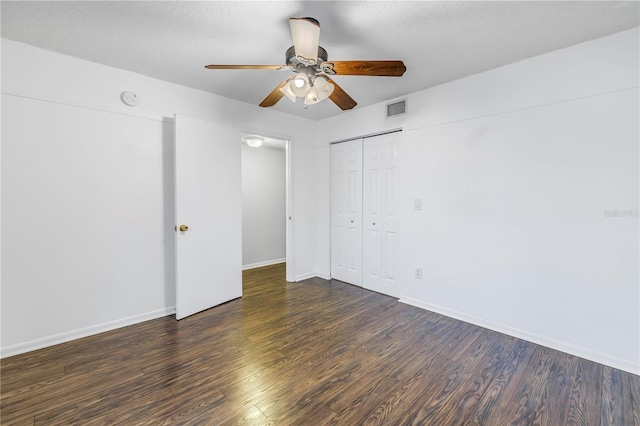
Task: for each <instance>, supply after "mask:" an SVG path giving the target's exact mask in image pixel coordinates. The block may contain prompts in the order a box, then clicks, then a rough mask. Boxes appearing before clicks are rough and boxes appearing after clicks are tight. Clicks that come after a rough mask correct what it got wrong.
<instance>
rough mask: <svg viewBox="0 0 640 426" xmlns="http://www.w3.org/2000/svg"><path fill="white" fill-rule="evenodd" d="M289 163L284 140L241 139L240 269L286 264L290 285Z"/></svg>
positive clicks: (254, 136)
mask: <svg viewBox="0 0 640 426" xmlns="http://www.w3.org/2000/svg"><path fill="white" fill-rule="evenodd" d="M289 159H290V146H289V142H288V141H286V140H283V139H276V138H270V137H265V136H258V135H255V134H245V135H243V137H242V269H243V270H247V269H254V268H260V267H264V266H269V265H279V264H285V265H282V266H285V268H286V278H287V280H288V281H293V280H292V279H290V277H292V276H293V271H292V259H291V253H292V251H291V243H290V242H291V240H292V238H291V229H290V228H291V212H290V205H291V203H290V188H291V182H290V173H289V170H290V161H289Z"/></svg>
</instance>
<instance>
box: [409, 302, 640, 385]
mask: <svg viewBox="0 0 640 426" xmlns="http://www.w3.org/2000/svg"><path fill="white" fill-rule="evenodd" d="M399 301H400V302H402V303H406V304H407V305H412V306H416V307H418V308H422V309H426V310H428V311H433V312H436V313H438V314H441V315H444V316H447V317H451V318H455V319H457V320H460V321H464V322H468V323H471V324H474V325H477V326H480V327H484V328H488V329H489V330H493V331H497V332H499V333H503V334H507V335H509V336H513V337H517V338H518V339H522V340H526V341H528V342H531V343H535V344H538V345H542V346H546V347H548V348H551V349H555V350H558V351H561V352H565V353H568V354H571V355H575V356H577V357H580V358H585V359H588V360H590V361H594V362H597V363H600V364H604V365H608V366H609V367H613V368H617V369H619V370H624V371H627V372H629V373H633V374H638V375H640V364H639V363H634V362H631V361H628V360H624V359H620V358H617V357H614V356H611V355H607V354H604V353H601V352H597V351H593V350H591V349H588V348H584V347H581V346H576V345H572V344H570V343H567V342H563V341H560V340H557V339H553V338H549V337H546V336H541V335H538V334H535V333H531V332H528V331H525V330H520V329H517V328H513V327H510V326H507V325H504V324H499V323H495V322H493V321H489V320H486V319H484V318H478V317H475V316H473V315H468V314H465V313H462V312H458V311H454V310H451V309H448V308H445V307H442V306H438V305H433V304H431V303H426V302H423V301H422V300H418V299H414V298H412V297H404V296H403V297H400V300H399Z"/></svg>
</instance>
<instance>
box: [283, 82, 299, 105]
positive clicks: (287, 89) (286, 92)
mask: <svg viewBox="0 0 640 426" xmlns="http://www.w3.org/2000/svg"><path fill="white" fill-rule="evenodd" d="M292 81H293V80H292ZM290 86H291V81H290V82H288V83H287V84H285V85H284V86H283V87H281V88H280V91H281V92H282V93H284V95H285V96H286V97H287V98H289V99H291V102H295V101H296V95H295V94H294V93H293V92H292V91H291V87H290Z"/></svg>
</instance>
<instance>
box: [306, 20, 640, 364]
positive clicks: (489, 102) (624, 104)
mask: <svg viewBox="0 0 640 426" xmlns="http://www.w3.org/2000/svg"><path fill="white" fill-rule="evenodd" d="M638 38H639V33H638V29H634V30H630V31H625V32H622V33H619V34H615V35H612V36H609V37H606V38H602V39H598V40H594V41H592V42H588V43H583V44H580V45H577V46H574V47H570V48H567V49H562V50H558V51H556V52H552V53H549V54H545V55H542V56H538V57H535V58H531V59H528V60H525V61H522V62H519V63H516V64H512V65H509V66H505V67H502V68H499V69H496V70H493V71H489V72H485V73H482V74H478V75H474V76H471V77H468V78H464V79H461V80H458V81H454V82H451V83H447V84H443V85H441V86H438V87H434V88H431V89H428V90H425V91H422V92H418V93H414V94H411V95H409V96H408V111H409V114H408V115H406V116H401V117H396V118H390V119H385V118H384V111H385V108H384V104H379V105H374V106H371V107H368V108H363V109H360V110H355V111H353V112H351V113H348V114H344V115H340V116H337V117H333V118H329V119H326V120H323V121H321V122H319V123H318V136H319V139H320V141H324V142H325V143H327V142H330V141H332V140H340V139H344V138H348V137H353V136H357V135H359V134H368V133H372V132H376V131H380V130H384V129H390V128H396V127H403V128H404V132H403V142H402V150H401V154H400V155H401V158H402V166H401V168H402V169H401V175H402V188H403V189H402V196H401V200H402V205H403V208H402V210H401V214H402V216H403V220H402V221H401V222H402V223H403V228H402V234H403V238H402V241H403V246H402V248H401V250H400V252H399V254H398V258H399V259H400V264H399V267H400V270H401V274H402V280H401V281H402V283H403V284H402V297H401V300H403V301H405V302H407V303H412V304H415V305H417V306H421V307H424V308H427V309H431V310H434V311H437V312H441V313H444V314H446V315H450V316H453V317H457V318H460V319H463V320H466V321H469V322H472V323H476V324H479V325H482V326H486V327H488V328H492V329H496V330H499V331H502V332H506V333H509V334H512V335H515V336H518V337H522V338H525V339H527V340H530V341H534V342H537V343H541V344H544V345H547V346H550V347H554V348H556V349H560V350H563V351H566V352H569V353H573V354H576V355H578V356H582V357H586V358H590V359H593V360H596V361H599V362H602V363H605V364H608V365H612V366H614V367H618V368H622V369H625V370H627V371H631V372H635V373H640V284H639V276H638V271H639V261H638V259H639V257H640V256H639V255H640V253H639V250H638V243H639V241H638V231H639V227H638V214H637V212H638V203H639V201H638V191H639V185H638V178H639V170H640V168H639V161H638V155H639V151H638V144H639V134H638V127H639V111H638V86H639V81H638V80H639V77H638V76H639V74H638V71H639V69H638V52H639V46H638ZM319 169H320V170H324V171H328V170H329V165H328V160H327V159H325V160H324V163H323V164H320V165H319ZM325 174H326V172H325ZM320 181H323V182H325V185H327V184H328V183H327V182H328V179H327V178H326V176H321V177H320ZM320 192H321V193H326V190H324V191H320ZM415 198H421V199H422V200H423V210H421V211H415V210H412V206H413V200H414V199H415ZM615 210H619V211H621V212H624V214H629V215H628V216H624V217H611V216H610V214H609V212H610V211H615ZM323 214H324V215H326V216H328V210H326V209H325V210H323ZM318 225H319V226H320V227H322V228H323V230H319V231H318V232H317V236H318V241H317V250H318V252H324V253H326V252H328V250H329V240H328V238H324V239H323V238H322V236H323V235H328V220H327V219H326V217H325V218H324V219H319V221H318ZM320 267H321V268H326V269H325V271H328V265H327V264H324V265H321V266H320ZM416 267H421V268H423V276H424V278H423V280H415V279H414V278H413V270H414V268H416Z"/></svg>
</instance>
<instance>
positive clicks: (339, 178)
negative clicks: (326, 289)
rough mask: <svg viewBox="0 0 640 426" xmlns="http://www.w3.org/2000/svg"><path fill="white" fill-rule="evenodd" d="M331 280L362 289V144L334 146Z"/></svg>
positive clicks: (351, 143) (356, 141)
mask: <svg viewBox="0 0 640 426" xmlns="http://www.w3.org/2000/svg"><path fill="white" fill-rule="evenodd" d="M331 277H332V278H335V279H337V280H340V281H344V282H347V283H350V284H354V285H358V286H361V285H362V140H360V139H359V140H355V141H350V142H343V143H338V144H335V145H332V146H331Z"/></svg>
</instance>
